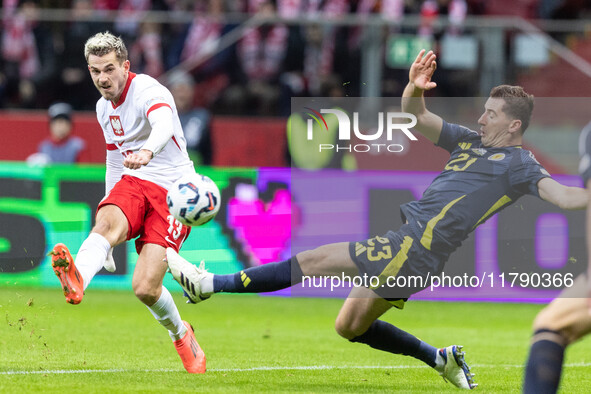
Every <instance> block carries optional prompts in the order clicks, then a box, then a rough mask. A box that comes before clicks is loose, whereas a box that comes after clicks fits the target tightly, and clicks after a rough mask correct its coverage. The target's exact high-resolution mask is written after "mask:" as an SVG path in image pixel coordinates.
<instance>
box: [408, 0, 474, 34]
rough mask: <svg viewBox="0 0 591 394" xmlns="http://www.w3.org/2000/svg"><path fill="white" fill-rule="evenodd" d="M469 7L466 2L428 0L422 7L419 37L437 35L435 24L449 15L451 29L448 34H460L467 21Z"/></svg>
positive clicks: (461, 0)
mask: <svg viewBox="0 0 591 394" xmlns="http://www.w3.org/2000/svg"><path fill="white" fill-rule="evenodd" d="M467 12H468V6H467V5H466V1H465V0H427V1H425V2H423V4H422V5H421V25H420V27H419V35H420V36H422V37H433V36H435V35H436V32H435V28H434V26H433V24H434V23H435V21H436V20H437V18H438V17H439V16H440V15H447V17H448V20H449V23H450V25H449V27H448V28H447V30H446V33H448V34H459V33H460V32H461V31H462V24H463V23H464V20H465V19H466V14H467Z"/></svg>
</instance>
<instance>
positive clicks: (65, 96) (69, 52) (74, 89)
mask: <svg viewBox="0 0 591 394" xmlns="http://www.w3.org/2000/svg"><path fill="white" fill-rule="evenodd" d="M95 12H96V11H95V10H94V9H93V5H92V2H91V0H74V1H73V2H72V10H71V15H72V22H71V23H69V24H68V25H66V27H65V31H64V35H63V40H62V45H63V52H62V53H61V54H60V56H59V59H60V69H61V75H60V78H59V80H60V82H59V83H60V84H59V87H58V88H57V89H56V92H55V94H56V96H57V98H58V99H60V100H64V101H67V102H69V103H72V104H73V106H74V108H75V109H77V110H94V109H95V105H96V99H97V93H96V89H95V87H94V85H93V84H92V81H91V80H90V79H89V78H88V75H87V73H88V64H87V63H86V61H85V60H84V56H82V55H81V54H80V48H83V47H84V43H85V42H86V40H87V39H88V37H90V36H92V35H94V34H96V33H98V32H101V31H105V30H106V29H108V24H106V23H102V22H96V21H92V20H89V19H91V17H92V16H93V14H94V13H95Z"/></svg>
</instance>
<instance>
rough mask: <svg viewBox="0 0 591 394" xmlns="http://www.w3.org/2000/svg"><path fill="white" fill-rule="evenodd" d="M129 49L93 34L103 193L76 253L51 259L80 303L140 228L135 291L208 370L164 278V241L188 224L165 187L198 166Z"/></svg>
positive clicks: (183, 351)
mask: <svg viewBox="0 0 591 394" xmlns="http://www.w3.org/2000/svg"><path fill="white" fill-rule="evenodd" d="M127 54H128V53H127V49H126V47H125V44H124V43H123V41H122V40H121V38H119V37H115V36H114V35H112V34H111V33H109V32H105V33H98V34H96V35H94V36H92V37H91V38H90V39H88V41H87V42H86V45H85V47H84V55H85V57H86V61H87V62H88V70H89V71H90V76H91V77H92V80H93V82H94V85H95V86H96V88H97V89H98V91H99V92H100V93H101V96H102V97H101V98H100V99H99V100H98V102H97V105H96V112H97V118H98V121H99V123H100V125H101V127H102V129H103V133H104V136H105V141H106V146H107V161H106V167H107V172H106V195H105V197H104V198H103V200H102V201H101V202H100V203H99V206H98V209H97V214H96V225H95V226H94V227H93V229H92V231H91V233H90V235H89V236H88V238H86V240H85V241H84V242H83V243H82V245H81V246H80V250H79V251H78V255H77V256H76V261H75V262H74V260H73V259H72V256H71V255H70V253H69V251H68V249H67V247H66V246H65V245H63V244H57V245H55V247H54V248H53V250H52V252H51V255H52V266H53V270H54V272H55V274H56V275H57V277H58V279H59V280H60V282H61V285H62V289H63V291H64V294H65V296H66V301H67V302H69V303H71V304H78V303H80V302H81V301H82V297H83V295H84V290H85V289H86V287H87V286H88V284H89V283H90V281H91V280H92V278H93V277H94V275H96V273H97V272H99V271H100V269H101V268H102V267H103V265H104V266H105V268H107V269H109V270H111V271H112V270H114V269H115V264H114V262H113V259H112V248H113V247H114V246H116V245H118V244H121V243H123V242H125V241H127V240H130V239H133V238H135V237H138V236H139V238H138V239H137V240H136V241H135V244H136V250H137V253H138V255H139V257H138V260H137V263H136V266H135V271H134V273H133V279H132V287H133V291H134V293H135V295H136V296H137V297H138V298H139V299H140V301H141V302H143V303H144V304H146V306H147V307H148V309H149V310H150V312H152V314H153V315H154V317H155V318H156V320H157V321H158V322H159V323H160V324H161V325H163V326H164V327H165V328H166V329H167V330H168V332H169V335H170V337H171V338H172V340H173V343H174V346H175V348H176V350H177V352H178V353H179V355H180V357H181V360H182V362H183V365H184V367H185V369H186V370H187V371H188V372H189V373H203V372H205V354H204V353H203V351H202V350H201V348H200V346H199V345H198V343H197V341H196V340H195V335H194V332H193V328H192V327H191V325H190V324H189V323H187V322H185V321H183V320H181V317H180V315H179V312H178V310H177V307H176V305H175V304H174V301H173V299H172V296H171V295H170V293H169V292H168V290H167V289H166V288H165V287H164V286H162V279H163V278H164V274H165V273H166V269H167V264H166V262H165V261H164V259H165V251H166V248H167V247H171V248H173V249H175V250H176V251H178V250H179V249H180V247H181V245H182V243H183V241H184V240H185V239H186V237H187V236H188V235H189V232H190V228H189V227H187V226H184V225H182V224H181V223H180V222H178V221H177V220H175V219H174V218H173V217H172V215H170V213H169V212H168V206H167V203H166V193H167V190H168V188H169V187H170V186H171V185H172V183H173V182H174V181H175V180H177V179H178V178H180V177H181V175H183V174H186V173H188V172H194V171H195V169H194V167H193V163H192V162H191V161H190V160H189V156H188V155H187V149H186V142H185V138H184V136H183V131H182V128H181V123H180V121H179V117H178V114H177V110H176V107H175V104H174V99H173V97H172V95H171V94H170V92H169V91H168V89H166V88H165V87H164V86H162V85H161V84H160V83H158V82H157V81H156V80H155V79H154V78H152V77H150V76H148V75H143V74H134V73H133V72H131V71H130V69H129V68H130V63H129V60H128V58H127Z"/></svg>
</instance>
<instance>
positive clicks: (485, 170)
mask: <svg viewBox="0 0 591 394" xmlns="http://www.w3.org/2000/svg"><path fill="white" fill-rule="evenodd" d="M437 145H438V146H440V147H442V148H444V149H446V150H447V151H449V152H450V153H451V156H450V158H449V160H448V162H447V164H446V165H445V169H444V170H443V172H442V173H441V174H439V175H438V176H437V177H436V178H435V179H434V180H433V182H432V183H431V185H429V187H428V188H427V190H426V191H425V193H424V194H423V197H421V199H420V200H418V201H413V202H410V203H408V204H404V205H402V206H401V207H400V211H401V214H402V219H403V222H404V221H405V220H408V222H409V224H410V225H411V228H412V229H413V231H414V233H415V235H416V236H417V239H419V240H420V242H421V244H422V245H423V247H425V248H426V249H428V250H431V251H433V252H435V253H445V254H448V253H451V252H453V251H454V250H455V249H456V248H457V247H458V246H460V244H461V243H462V241H463V240H465V239H466V238H467V237H468V234H469V233H470V232H471V231H472V230H474V229H475V228H476V227H477V226H478V225H479V224H481V223H483V222H484V221H486V220H487V219H488V218H489V217H491V216H492V215H493V214H495V213H496V212H498V211H500V210H501V209H503V208H505V207H506V206H508V205H510V204H512V203H514V202H515V201H516V200H517V199H519V198H520V197H521V196H523V195H524V194H532V195H534V196H537V197H539V193H538V186H537V184H538V181H540V179H542V178H545V177H549V176H550V174H548V172H547V171H546V170H545V169H544V168H543V167H542V166H541V165H540V163H538V162H537V160H536V159H535V157H534V155H533V154H532V153H531V152H530V151H528V150H525V149H522V148H521V147H520V146H510V147H503V148H492V147H484V146H483V145H482V142H481V139H480V135H479V134H478V133H476V132H475V131H472V130H470V129H468V128H465V127H463V126H459V125H456V124H450V123H447V122H445V121H444V122H443V127H442V130H441V135H440V137H439V141H438V143H437Z"/></svg>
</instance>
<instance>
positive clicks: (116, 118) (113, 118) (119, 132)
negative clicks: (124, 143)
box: [109, 115, 125, 137]
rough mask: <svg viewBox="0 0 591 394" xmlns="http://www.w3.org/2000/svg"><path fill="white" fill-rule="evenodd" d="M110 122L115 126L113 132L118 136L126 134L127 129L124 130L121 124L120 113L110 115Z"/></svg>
mask: <svg viewBox="0 0 591 394" xmlns="http://www.w3.org/2000/svg"><path fill="white" fill-rule="evenodd" d="M109 122H110V123H111V127H112V128H113V133H114V134H115V135H116V136H117V137H122V136H123V134H125V131H123V126H121V119H120V118H119V115H109Z"/></svg>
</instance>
